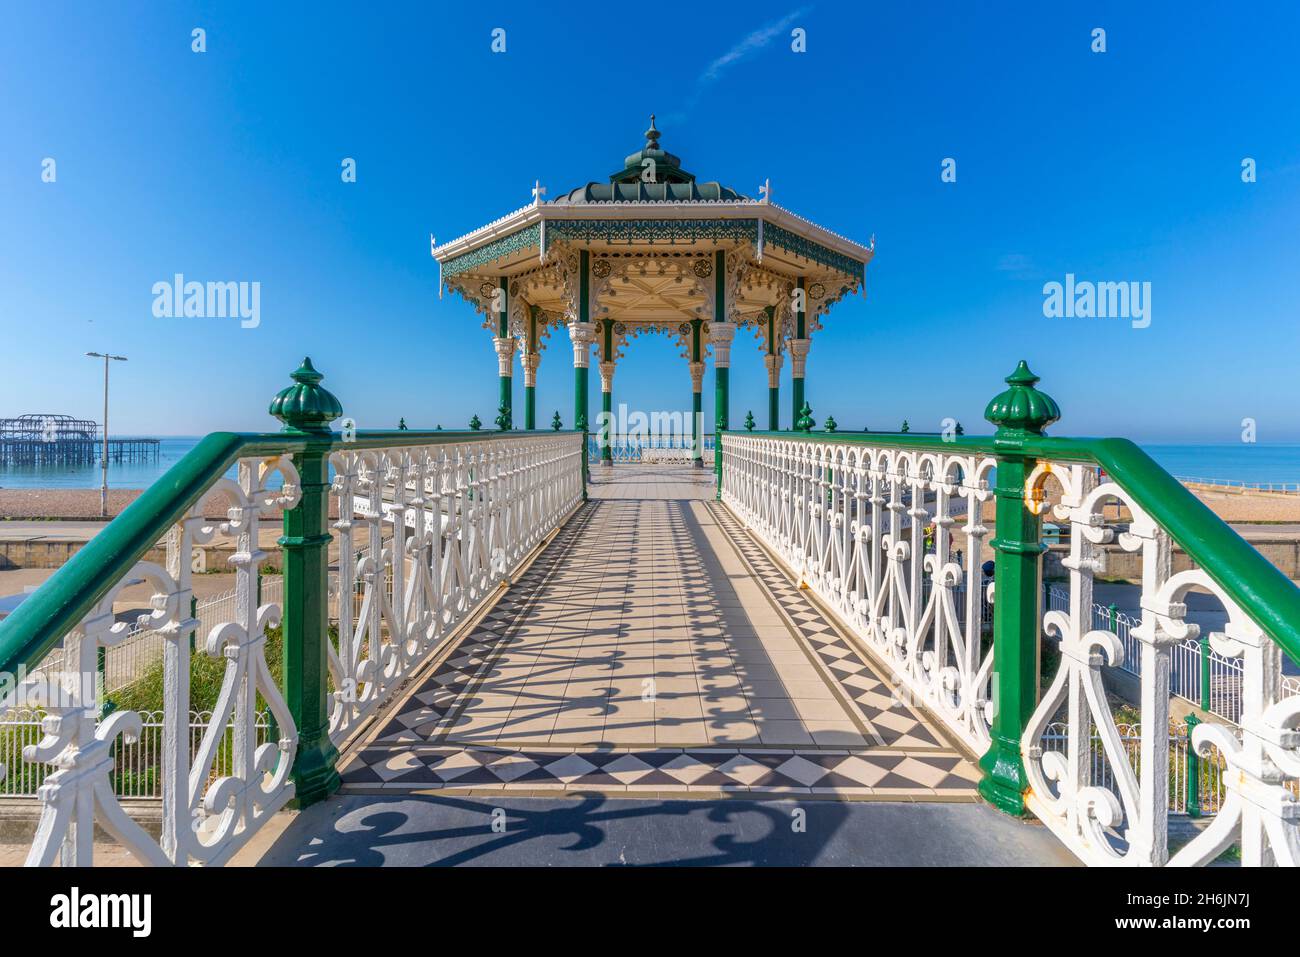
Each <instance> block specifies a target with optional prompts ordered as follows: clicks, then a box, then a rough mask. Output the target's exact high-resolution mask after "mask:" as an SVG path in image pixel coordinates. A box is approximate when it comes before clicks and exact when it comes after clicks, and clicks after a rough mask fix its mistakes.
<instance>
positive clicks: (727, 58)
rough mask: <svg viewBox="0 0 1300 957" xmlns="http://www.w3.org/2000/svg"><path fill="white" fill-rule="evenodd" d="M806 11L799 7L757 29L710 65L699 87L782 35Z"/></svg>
mask: <svg viewBox="0 0 1300 957" xmlns="http://www.w3.org/2000/svg"><path fill="white" fill-rule="evenodd" d="M808 10H809V8H808V7H800V8H799V9H798V10H795V11H794V12H793V13H787V14H786V15H785V16H784V17H782V18H781V19H780V20H778V21H776V22H775V23H769V24H768V25H767V26H765V27H759V28H758V29H757V30H755V31H754V32H753V33H751V34H749V35H748V36H747V37H745V38H744V39H743V40H741V41H740V42H739V43H737V44H736V45H735V46H734V47H732V48H731V49H730V50H728V51H727V52H726V53H724V54H722V56H720V57H718V58H717V59H716V60H714V61H713V62H712V63H710V64H709V65H708V67H707V68H706V69H705V71H704V72H703V73H702V74H700V79H699V83H700V85H704V84H707V83H712V82H714V81H715V80H717V79H718V78H719V77H721V76H722V74H723V73H724V72H725V71H726V70H727V69H729V68H730V67H732V66H735V65H736V64H737V63H739V62H740V61H741V60H743V59H745V58H746V57H750V56H753V55H754V54H755V53H758V52H759V51H760V50H762V49H763V48H764V47H766V46H767V45H768V44H770V43H771V42H772V41H773V40H775V39H776V38H777V37H778V36H780V35H781V34H782V33H784V32H785V28H786V27H788V26H790V24H792V23H794V22H795V21H796V20H798V19H799V18H800V17H802V16H805V15H806V14H807V13H808Z"/></svg>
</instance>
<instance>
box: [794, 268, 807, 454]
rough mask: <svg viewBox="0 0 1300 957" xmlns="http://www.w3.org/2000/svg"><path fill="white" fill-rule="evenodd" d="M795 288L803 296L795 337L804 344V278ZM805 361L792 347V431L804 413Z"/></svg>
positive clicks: (805, 306)
mask: <svg viewBox="0 0 1300 957" xmlns="http://www.w3.org/2000/svg"><path fill="white" fill-rule="evenodd" d="M795 288H796V289H798V290H800V291H801V294H800V295H799V296H798V298H797V303H798V305H799V308H798V309H796V310H795V311H794V337H795V338H796V339H798V340H799V341H800V342H802V341H803V340H804V338H805V337H806V336H807V332H808V320H807V299H806V295H807V293H806V291H804V280H803V277H802V276H801V277H799V278H798V279H796V280H795ZM804 361H805V359H804V357H797V356H796V355H795V348H794V346H791V348H790V409H791V411H790V428H792V429H796V428H797V426H796V425H795V423H797V422H798V421H799V416H800V414H801V413H802V412H803V404H804V389H803V378H804V369H803V363H804Z"/></svg>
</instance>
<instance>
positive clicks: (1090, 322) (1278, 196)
mask: <svg viewBox="0 0 1300 957" xmlns="http://www.w3.org/2000/svg"><path fill="white" fill-rule="evenodd" d="M272 6H273V7H274V10H268V9H263V8H264V7H272ZM1138 6H1140V7H1141V9H1135V8H1136V7H1138ZM1049 7H1050V8H1051V9H1048V8H1049ZM558 9H559V8H555V9H554V10H552V9H551V8H548V7H544V6H543V5H539V4H504V5H498V4H487V3H483V4H477V5H474V6H473V8H472V9H471V10H469V11H464V10H459V9H454V8H452V7H450V6H444V5H442V4H430V3H421V4H408V5H402V4H393V5H384V10H383V12H379V11H378V10H375V9H371V8H369V7H368V6H367V5H365V4H351V3H349V4H344V5H338V6H332V5H330V4H313V5H289V4H275V5H265V4H252V3H220V4H217V3H213V4H191V3H169V4H165V5H163V4H129V3H128V4H125V5H122V6H121V7H115V8H114V9H112V10H109V9H108V8H107V7H106V6H104V5H101V4H90V3H82V4H66V3H41V4H34V3H32V4H29V3H22V4H8V5H6V7H5V10H4V12H3V13H2V14H0V89H3V90H4V91H5V93H4V96H3V97H0V133H2V135H0V328H2V329H3V332H4V338H3V342H4V344H5V356H4V364H3V367H4V375H3V376H0V415H16V414H20V413H24V412H67V413H71V414H76V415H83V416H87V417H93V418H98V417H99V403H100V375H101V369H100V367H99V366H98V365H96V364H94V363H92V360H90V359H87V358H84V356H83V353H85V352H86V351H87V350H100V351H102V350H104V349H110V350H112V351H114V352H117V353H124V354H126V355H127V356H129V357H130V361H129V362H128V363H125V364H118V365H117V366H116V367H115V368H114V370H113V372H114V382H113V398H114V402H113V409H114V412H113V416H114V431H115V432H119V431H121V432H143V433H161V434H194V433H199V432H205V431H210V430H214V429H222V428H234V429H264V428H268V427H272V426H274V423H273V421H272V420H270V419H269V417H268V416H267V415H266V411H265V410H266V405H267V402H268V401H269V399H270V397H271V396H272V395H273V394H274V393H275V392H276V390H277V389H279V388H280V387H281V386H282V385H284V384H285V383H286V382H287V374H288V372H290V371H291V370H292V369H293V368H294V367H295V366H296V364H297V362H298V360H299V359H300V358H301V357H302V355H303V354H308V353H309V354H310V355H311V356H312V358H313V360H314V361H315V362H316V365H317V367H318V368H319V369H321V370H322V371H323V372H324V373H325V374H326V376H327V379H326V384H327V385H328V386H329V387H330V388H332V389H333V390H334V391H335V392H336V394H337V395H338V396H339V397H340V398H341V400H342V402H343V405H344V407H345V409H346V411H347V412H348V413H349V414H350V415H352V416H354V417H355V418H356V419H357V421H358V424H359V425H361V426H362V427H378V428H386V427H392V426H394V425H395V424H396V421H397V418H398V417H399V416H405V417H406V419H407V421H408V423H410V424H412V425H413V426H432V425H434V424H439V423H440V424H442V425H443V426H445V427H456V426H461V425H463V423H464V422H465V421H466V420H468V418H469V416H470V414H471V413H474V412H477V413H478V414H479V415H480V417H482V418H483V419H484V420H485V421H489V420H490V419H491V418H492V416H493V414H494V406H495V403H496V388H497V386H496V359H495V356H494V354H493V351H492V346H491V342H490V339H489V334H488V333H487V332H485V331H483V330H482V329H481V328H480V327H479V321H478V318H477V317H476V316H475V315H474V314H473V312H472V310H471V309H470V308H469V307H468V306H467V305H466V304H465V303H463V302H462V301H461V300H459V299H458V298H456V297H454V296H447V297H444V298H443V299H442V300H441V301H439V299H438V296H437V290H436V285H437V268H436V264H435V263H434V262H433V261H432V260H431V258H430V257H429V251H428V249H429V240H428V237H429V234H430V233H434V234H436V235H437V236H438V237H439V239H440V240H445V239H450V238H454V237H455V236H458V235H461V234H463V233H465V232H468V231H469V230H471V229H473V228H475V227H477V226H479V225H481V224H483V223H486V222H488V221H489V220H492V219H495V218H497V217H498V216H501V215H503V214H505V213H507V212H509V211H511V210H513V209H515V208H517V207H519V206H521V205H523V204H524V203H525V202H527V201H528V200H529V199H530V194H529V189H530V187H531V185H532V183H533V180H534V179H535V178H538V179H540V180H541V181H542V182H543V183H544V184H545V185H547V186H548V187H549V190H550V195H552V196H554V195H556V194H558V193H559V192H561V191H563V190H567V189H570V188H572V187H574V186H577V185H580V184H582V183H585V182H588V181H590V180H603V179H604V178H605V177H607V176H608V174H609V173H610V171H611V170H613V169H615V168H617V167H618V166H619V165H620V163H621V160H622V158H623V157H624V156H625V155H626V154H627V153H629V152H632V151H633V150H635V149H637V148H639V146H640V145H641V142H642V138H641V132H642V131H643V130H644V129H645V126H646V120H647V116H648V114H649V113H650V112H652V111H654V112H656V113H657V114H658V116H659V119H660V123H659V125H660V128H661V129H662V130H663V145H664V147H665V148H667V149H669V150H671V151H672V152H674V153H676V154H678V155H679V156H681V157H682V158H683V160H684V165H685V166H686V168H687V169H689V170H691V171H692V172H694V173H696V174H697V175H698V176H699V177H700V178H701V179H704V180H711V179H717V180H720V181H721V182H723V183H724V184H727V185H729V186H732V187H734V188H736V189H738V190H740V191H741V192H743V193H747V194H750V195H754V194H756V191H757V185H758V184H759V183H760V182H762V181H763V180H764V179H765V178H770V179H771V181H772V186H773V198H774V199H775V201H777V202H779V203H781V204H782V205H784V206H786V207H788V208H790V209H792V210H794V211H795V212H798V213H800V214H802V215H804V216H806V217H808V218H810V219H812V220H814V221H815V222H818V223H821V224H823V225H825V226H826V227H828V228H830V229H832V230H835V231H836V232H840V233H843V234H845V235H848V236H850V237H853V238H856V239H859V240H861V241H864V242H865V241H866V240H867V239H868V238H869V237H870V236H872V235H873V234H874V235H875V236H876V239H877V249H876V257H875V260H874V261H873V262H872V264H871V266H870V268H869V270H868V274H867V295H866V296H865V297H855V298H852V299H849V300H846V301H844V302H841V303H840V304H839V306H838V307H837V308H836V309H835V310H833V311H832V313H831V315H830V317H829V321H828V324H827V329H826V330H825V331H824V332H822V333H820V334H819V337H818V338H817V339H815V340H814V342H813V346H812V352H811V356H810V358H809V364H808V374H809V385H808V397H809V400H810V402H811V403H812V405H813V408H814V415H815V417H816V418H817V419H818V421H819V422H820V421H821V420H822V418H823V417H824V416H825V415H826V414H827V413H828V412H829V413H833V414H834V416H835V418H836V419H837V420H838V422H839V423H840V425H841V427H843V428H860V427H861V426H863V425H868V426H871V427H875V428H882V429H884V428H896V427H897V426H898V424H899V423H900V422H901V421H902V419H904V418H907V419H909V420H910V422H911V424H912V427H913V428H914V429H938V428H939V422H940V420H941V419H942V418H943V417H945V416H950V415H951V416H954V417H956V418H958V419H960V420H961V421H962V422H963V423H964V424H965V425H966V428H967V431H968V432H976V431H982V429H981V426H980V420H981V415H982V412H983V408H984V404H985V402H986V401H987V400H988V399H989V398H990V397H991V396H992V395H993V394H994V393H995V392H997V391H998V389H999V387H1000V383H1001V378H1002V377H1003V376H1004V375H1006V374H1007V373H1008V372H1010V371H1011V369H1012V368H1013V367H1014V365H1015V362H1016V360H1018V359H1019V358H1022V357H1024V358H1027V359H1028V360H1029V361H1030V364H1031V366H1032V367H1033V368H1034V369H1035V371H1036V372H1038V373H1039V374H1040V375H1041V376H1042V377H1043V380H1044V381H1043V388H1044V389H1046V390H1047V391H1049V392H1050V393H1051V394H1052V395H1054V396H1055V397H1056V398H1057V400H1058V401H1059V402H1060V404H1061V406H1062V408H1063V409H1064V412H1065V418H1064V420H1063V421H1062V423H1061V424H1060V425H1058V426H1057V428H1056V432H1057V434H1101V433H1107V434H1122V435H1129V436H1132V437H1134V438H1138V439H1140V440H1147V441H1152V440H1167V441H1178V440H1202V441H1224V442H1232V441H1236V440H1237V439H1238V437H1239V435H1240V431H1241V425H1240V423H1241V420H1242V419H1243V418H1245V417H1248V416H1249V417H1253V418H1255V419H1256V420H1257V421H1258V423H1259V426H1258V427H1259V438H1260V440H1261V441H1264V442H1268V441H1300V403H1298V402H1297V401H1296V392H1297V389H1296V381H1297V376H1296V373H1295V371H1294V367H1295V364H1296V357H1297V355H1298V354H1300V322H1297V295H1296V290H1295V288H1294V286H1295V280H1296V277H1297V276H1300V269H1298V268H1297V267H1298V266H1300V244H1298V243H1297V235H1298V234H1300V230H1298V229H1297V224H1298V223H1300V122H1297V120H1298V117H1297V109H1298V108H1300V107H1298V104H1300V96H1298V95H1297V94H1298V93H1300V89H1298V87H1300V81H1298V80H1297V79H1296V75H1295V56H1294V53H1295V40H1294V38H1295V36H1296V35H1297V32H1298V30H1300V13H1297V8H1296V7H1295V6H1294V5H1293V4H1280V3H1279V4H1263V5H1260V6H1258V7H1253V8H1251V11H1250V12H1249V13H1246V12H1243V11H1242V10H1240V9H1239V8H1234V7H1232V6H1231V5H1227V4H1219V5H1213V8H1211V5H1206V6H1205V7H1200V6H1199V5H1198V7H1197V12H1196V13H1195V14H1194V15H1193V14H1192V13H1190V12H1189V11H1190V8H1189V6H1188V5H1187V4H1185V3H1181V4H1179V3H1154V4H1141V5H1133V4H1120V3H1086V4H1085V3H1058V4H1042V3H1023V4H1021V3H999V4H977V3H970V2H949V3H932V4H921V3H908V4H878V3H871V4H864V3H852V4H832V3H825V2H817V3H809V4H806V5H803V6H800V5H798V4H793V3H786V4H768V3H745V4H726V3H716V4H700V5H696V6H691V7H689V8H687V9H684V10H682V11H681V12H679V13H676V14H674V13H667V12H658V13H653V14H651V13H650V12H649V11H650V10H651V8H648V7H645V6H644V5H642V4H612V5H611V4H591V5H584V4H580V3H569V4H565V5H564V7H563V12H562V13H561V12H557V11H558ZM993 10H996V11H997V12H996V13H994V12H991V11H993ZM195 27H202V28H204V29H205V30H206V32H207V52H206V53H202V54H196V53H193V52H192V51H191V49H190V45H191V30H192V29H193V28H195ZM495 27H502V28H504V29H505V30H506V31H507V34H506V35H507V52H506V53H505V54H493V53H492V52H491V49H490V43H491V31H492V29H493V28H495ZM795 27H801V28H803V29H805V30H806V32H807V52H806V53H803V54H797V53H794V52H792V51H791V49H790V30H791V29H793V28H795ZM1095 27H1102V28H1104V29H1105V30H1106V31H1107V37H1106V41H1107V51H1106V52H1105V53H1104V54H1096V53H1093V52H1091V50H1090V45H1091V35H1090V34H1091V31H1092V29H1093V28H1095ZM45 157H52V158H54V159H55V160H56V163H57V180H56V182H54V183H43V182H42V181H41V169H42V167H41V164H42V160H43V159H44V158H45ZM343 157H354V158H355V159H356V161H357V182H356V183H355V184H345V183H343V182H342V181H341V179H340V175H339V172H340V162H341V160H342V158H343ZM945 157H952V158H954V159H956V161H957V182H955V183H943V182H941V179H940V164H941V162H942V160H943V159H944V158H945ZM1244 157H1252V158H1254V159H1255V160H1256V162H1257V164H1258V182H1256V183H1253V184H1245V183H1242V181H1241V162H1242V159H1243V158H1244ZM177 272H180V273H184V274H185V275H186V277H187V278H191V279H199V280H234V281H239V280H244V281H258V282H260V283H261V286H262V295H261V325H260V326H259V327H258V328H256V329H241V328H240V327H239V323H238V322H237V321H234V320H222V319H159V318H155V317H154V316H153V314H152V312H151V306H152V302H153V296H152V292H151V288H152V286H153V284H154V283H155V282H158V281H160V280H163V281H166V280H169V279H170V277H171V276H172V275H173V274H174V273H177ZM1066 273H1074V274H1076V275H1077V276H1078V277H1079V278H1081V279H1092V280H1099V281H1100V280H1105V281H1125V280H1132V281H1140V282H1150V283H1151V284H1152V322H1151V325H1150V327H1149V328H1146V329H1133V328H1132V327H1131V325H1130V324H1129V323H1128V322H1126V321H1124V320H1116V319H1105V320H1101V319H1079V318H1071V319H1066V318H1058V319H1049V318H1045V317H1044V316H1043V310H1042V305H1043V292H1042V287H1043V284H1044V283H1045V282H1047V281H1050V280H1057V281H1061V280H1063V279H1064V276H1065V274H1066ZM557 346H558V348H557ZM732 368H733V371H732V382H733V397H732V403H733V407H732V415H733V422H738V421H739V420H741V419H743V417H744V413H745V411H746V409H751V408H752V409H753V410H754V412H755V416H756V418H759V419H760V421H761V420H762V418H763V415H762V410H763V409H765V407H766V377H765V374H764V371H763V367H762V361H761V357H760V355H759V352H758V348H757V345H756V343H755V342H754V341H753V340H752V339H750V338H749V337H748V335H747V334H745V333H742V336H741V337H740V338H739V339H738V341H737V345H736V347H735V349H734V350H733V365H732ZM516 374H517V376H518V375H519V373H518V372H517V373H516ZM788 377H789V364H788V363H787V365H786V383H785V386H786V390H787V391H786V395H787V397H788ZM592 379H593V391H594V390H595V389H596V388H597V387H598V386H597V383H598V378H597V377H596V376H595V374H594V372H593V375H592ZM571 390H572V372H571V353H570V351H569V350H568V348H567V344H566V343H565V342H564V340H562V339H552V349H551V350H549V351H548V353H547V354H546V355H545V356H544V358H543V361H542V366H541V371H540V378H539V400H538V404H539V418H540V419H542V420H543V421H549V419H550V415H551V412H552V411H554V410H555V409H559V410H560V412H561V415H562V416H563V417H564V420H565V422H566V423H571V420H572V393H571ZM689 390H690V385H689V377H688V374H687V370H686V366H685V363H684V362H683V361H682V360H680V359H679V358H677V355H676V351H675V349H673V348H672V347H671V346H670V345H669V344H668V343H667V342H666V341H664V340H662V339H657V338H654V337H650V338H644V337H643V338H641V339H638V340H635V341H634V342H633V343H631V347H630V349H629V354H628V357H627V358H626V359H625V360H623V362H622V364H621V366H620V369H619V372H618V375H617V378H616V382H615V394H616V400H617V401H623V402H627V403H628V404H629V405H630V406H631V407H633V408H640V409H645V410H650V409H683V408H688V407H689V401H690V395H689ZM516 394H517V398H516V404H517V405H522V378H517V379H516ZM711 397H712V392H711V378H710V384H709V385H707V386H706V391H705V402H706V421H711V418H712V416H711V414H710V413H709V406H710V405H711ZM787 404H788V400H787V402H783V413H784V407H785V406H786V405H787ZM517 418H518V416H517Z"/></svg>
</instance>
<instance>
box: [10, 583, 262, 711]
mask: <svg viewBox="0 0 1300 957" xmlns="http://www.w3.org/2000/svg"><path fill="white" fill-rule="evenodd" d="M283 595H284V578H283V576H280V575H266V576H264V577H263V578H262V594H261V598H260V601H259V603H260V604H266V603H270V602H279V601H281V600H282V599H283ZM235 608H236V605H235V592H234V589H231V590H230V591H228V592H223V593H222V594H220V595H214V596H213V597H211V598H208V599H205V600H204V601H202V602H198V603H196V604H195V606H194V617H195V618H197V619H198V620H199V627H198V629H197V630H196V632H195V635H196V640H198V641H202V636H204V635H208V634H210V633H211V632H212V629H213V628H215V627H217V625H220V624H223V623H225V622H227V621H234V620H235ZM164 643H165V639H164V638H163V637H162V635H160V634H159V633H158V632H156V631H150V630H149V629H147V628H141V627H139V626H132V628H131V630H130V631H129V632H128V634H127V637H125V638H123V639H122V641H121V642H120V643H119V644H116V645H114V646H113V647H111V648H106V649H103V661H102V664H101V672H102V674H103V678H104V681H103V690H102V693H103V694H106V695H107V694H112V693H113V692H114V691H118V690H120V689H122V688H125V687H126V686H127V685H129V684H132V683H134V682H136V681H139V680H140V679H141V678H142V677H144V675H145V674H146V673H147V672H148V671H149V669H150V668H151V667H152V666H153V665H154V663H155V662H157V661H159V660H161V658H162V653H163V645H164ZM33 670H36V669H33ZM39 670H41V671H44V672H46V673H47V674H50V673H55V674H57V673H60V672H63V671H66V670H68V669H66V668H64V661H63V649H62V648H55V649H54V650H53V651H51V652H50V653H49V654H48V655H46V656H45V658H44V660H42V661H41V663H40V665H39Z"/></svg>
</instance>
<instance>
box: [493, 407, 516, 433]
mask: <svg viewBox="0 0 1300 957" xmlns="http://www.w3.org/2000/svg"><path fill="white" fill-rule="evenodd" d="M492 421H494V422H495V423H496V425H497V428H498V429H500V430H501V431H502V432H509V431H510V429H511V428H512V427H513V425H512V423H511V420H510V406H508V405H506V404H505V403H504V402H503V403H501V405H500V406H498V407H497V417H496V418H495V419H493V420H492Z"/></svg>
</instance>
